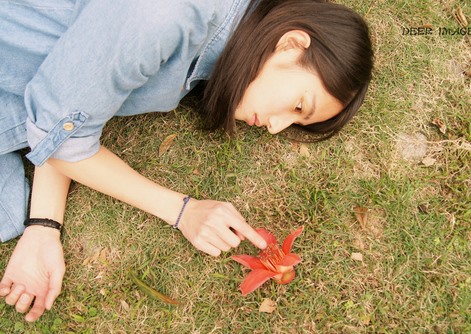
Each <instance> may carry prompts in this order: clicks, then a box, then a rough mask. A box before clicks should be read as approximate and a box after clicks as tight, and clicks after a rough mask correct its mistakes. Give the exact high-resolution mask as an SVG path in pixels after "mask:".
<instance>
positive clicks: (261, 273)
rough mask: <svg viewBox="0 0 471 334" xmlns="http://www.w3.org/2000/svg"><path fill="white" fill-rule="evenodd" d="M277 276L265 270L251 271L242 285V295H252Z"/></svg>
mask: <svg viewBox="0 0 471 334" xmlns="http://www.w3.org/2000/svg"><path fill="white" fill-rule="evenodd" d="M276 274H277V273H274V272H272V271H269V270H264V269H255V270H253V271H251V272H250V273H249V274H248V275H247V277H246V278H245V279H244V281H243V282H242V284H241V285H240V291H242V295H243V296H245V295H247V294H249V293H251V292H252V291H254V290H255V289H257V288H258V287H259V286H260V285H262V284H263V283H265V282H266V281H268V280H269V279H270V278H272V277H273V276H275V275H276Z"/></svg>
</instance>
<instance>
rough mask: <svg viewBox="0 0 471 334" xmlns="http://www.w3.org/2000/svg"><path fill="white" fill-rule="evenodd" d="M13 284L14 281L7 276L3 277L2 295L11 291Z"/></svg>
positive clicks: (0, 287) (0, 289)
mask: <svg viewBox="0 0 471 334" xmlns="http://www.w3.org/2000/svg"><path fill="white" fill-rule="evenodd" d="M12 284H13V281H12V280H11V279H9V278H7V277H6V276H5V277H3V279H2V282H0V297H5V296H6V295H8V294H9V293H10V287H11V285H12Z"/></svg>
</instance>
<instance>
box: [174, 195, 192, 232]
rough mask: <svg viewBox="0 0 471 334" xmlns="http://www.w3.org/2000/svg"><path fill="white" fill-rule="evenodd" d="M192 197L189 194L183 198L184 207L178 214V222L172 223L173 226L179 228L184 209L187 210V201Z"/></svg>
mask: <svg viewBox="0 0 471 334" xmlns="http://www.w3.org/2000/svg"><path fill="white" fill-rule="evenodd" d="M190 199H191V196H190V195H188V196H186V197H185V198H184V199H183V206H182V209H181V210H180V213H179V214H178V218H177V222H176V223H175V224H173V225H172V227H173V228H178V224H179V223H180V219H181V218H182V214H183V210H185V206H186V203H188V202H189V201H190Z"/></svg>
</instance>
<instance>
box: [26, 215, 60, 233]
mask: <svg viewBox="0 0 471 334" xmlns="http://www.w3.org/2000/svg"><path fill="white" fill-rule="evenodd" d="M24 225H25V231H26V230H31V229H34V230H36V231H38V230H43V231H47V232H46V233H56V234H58V235H59V236H60V235H61V232H62V224H60V223H59V222H58V221H55V220H52V219H49V218H28V219H26V220H25V222H24Z"/></svg>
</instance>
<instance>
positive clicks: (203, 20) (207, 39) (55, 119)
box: [0, 0, 249, 165]
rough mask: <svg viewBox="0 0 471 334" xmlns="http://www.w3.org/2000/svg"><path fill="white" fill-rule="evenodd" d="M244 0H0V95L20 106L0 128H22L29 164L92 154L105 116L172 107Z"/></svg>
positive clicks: (202, 75) (204, 67) (210, 58)
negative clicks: (21, 103) (17, 99)
mask: <svg viewBox="0 0 471 334" xmlns="http://www.w3.org/2000/svg"><path fill="white" fill-rule="evenodd" d="M248 2H249V0H171V1H168V0H128V1H126V0H77V1H73V0H68V1H67V0H12V1H5V0H0V28H1V29H3V30H5V31H1V32H0V33H1V34H2V35H3V37H1V36H0V47H1V48H3V50H2V51H0V56H1V57H2V58H4V59H1V60H2V61H4V62H3V64H0V92H1V93H2V94H3V95H4V97H5V96H6V99H3V100H9V96H8V94H12V96H22V95H23V96H24V106H25V110H26V113H27V117H25V118H26V125H24V124H23V125H21V124H18V123H21V121H20V122H18V118H21V115H20V116H18V115H11V116H12V117H10V118H9V117H6V118H5V117H4V118H2V122H3V123H4V124H2V127H8V122H11V126H12V127H19V128H21V126H23V127H25V126H26V132H25V133H24V131H23V132H22V131H17V132H18V133H20V135H25V136H27V141H28V144H29V146H30V147H31V152H30V153H29V154H28V155H27V158H28V159H29V160H30V161H31V162H33V163H34V164H35V165H41V164H43V163H44V162H45V161H46V160H47V159H48V158H50V157H54V158H57V159H61V160H66V161H71V162H74V161H80V160H82V159H86V158H88V157H90V156H92V155H93V154H95V153H96V152H97V151H98V149H99V140H100V136H101V133H102V129H103V127H104V125H105V123H106V122H107V121H108V120H109V119H110V118H111V117H113V116H115V115H120V116H125V115H135V114H140V113H146V112H151V111H170V110H172V109H174V108H175V107H176V106H177V105H178V103H179V101H180V100H181V99H182V98H183V97H184V96H185V95H186V94H187V93H188V92H189V91H190V90H191V89H192V88H193V87H194V86H195V85H196V84H197V82H198V81H199V80H204V79H207V78H208V77H209V75H210V73H211V70H212V68H213V65H214V63H215V62H216V60H217V58H218V56H219V55H220V53H221V51H222V50H223V48H224V46H225V44H226V41H227V39H228V37H229V36H230V34H231V33H232V32H233V30H234V28H235V26H236V25H237V24H238V22H239V20H240V18H241V17H242V15H243V13H244V12H245V9H246V7H247V4H248ZM28 11H30V12H31V15H30V16H28V17H27V15H25V13H28ZM15 16H16V17H15ZM20 16H21V17H20ZM2 21H3V22H2ZM23 30H25V31H23ZM26 30H27V31H26ZM31 30H33V31H31ZM22 38H23V39H22ZM43 42H44V43H43ZM9 48H10V49H9ZM29 58H31V59H29ZM18 62H20V63H24V65H25V66H24V67H19V66H18ZM36 63H37V66H39V65H40V66H39V68H37V66H35V65H34V64H36ZM31 64H33V65H31ZM12 66H13V67H12ZM15 66H16V67H15ZM15 71H16V73H15ZM23 72H26V73H23ZM1 107H2V105H1V100H0V108H1ZM18 113H20V112H19V111H18ZM10 114H11V113H10ZM20 130H21V129H20ZM4 132H5V131H4ZM6 132H8V131H6ZM6 132H5V133H6ZM10 133H11V131H10ZM21 133H24V134H21ZM6 140H9V139H8V138H6V137H2V135H1V134H0V142H2V141H6ZM3 144H5V143H3Z"/></svg>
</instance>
